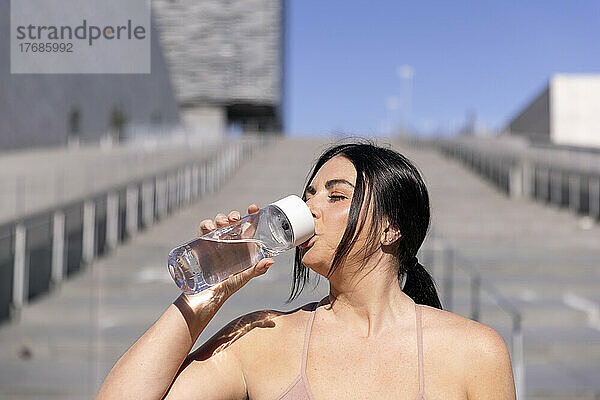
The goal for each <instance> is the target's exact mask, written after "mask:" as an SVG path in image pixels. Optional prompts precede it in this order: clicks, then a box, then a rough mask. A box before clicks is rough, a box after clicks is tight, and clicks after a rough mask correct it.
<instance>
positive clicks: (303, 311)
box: [188, 303, 315, 361]
mask: <svg viewBox="0 0 600 400" xmlns="http://www.w3.org/2000/svg"><path fill="white" fill-rule="evenodd" d="M314 304H315V303H308V304H306V305H303V306H301V307H298V308H296V309H293V310H291V311H279V310H258V311H253V312H250V313H248V314H245V315H242V316H240V317H237V318H235V319H234V320H232V321H231V322H229V323H228V324H226V325H225V326H224V327H223V328H222V329H221V330H219V331H218V332H217V333H216V334H215V335H213V336H212V337H211V338H210V339H209V340H207V341H206V342H205V343H204V344H203V345H202V346H200V347H199V348H198V349H197V350H196V351H194V352H193V353H192V354H190V355H189V356H188V359H189V361H200V360H205V359H207V358H210V357H211V356H213V355H214V354H216V353H219V352H221V351H224V350H226V349H227V350H229V351H233V352H235V353H236V355H237V356H241V357H243V355H244V353H247V352H251V353H252V354H256V351H257V349H259V348H261V347H263V346H271V345H273V344H276V343H278V342H282V341H284V340H285V339H286V337H287V336H289V335H293V334H294V333H295V331H296V330H297V329H298V328H299V327H300V326H302V324H303V322H304V321H305V320H306V318H307V314H308V313H309V312H310V311H312V309H313V307H314Z"/></svg>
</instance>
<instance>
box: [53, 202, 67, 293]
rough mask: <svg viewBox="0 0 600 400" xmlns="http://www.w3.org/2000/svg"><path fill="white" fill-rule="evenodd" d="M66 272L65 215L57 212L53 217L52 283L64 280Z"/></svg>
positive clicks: (59, 211)
mask: <svg viewBox="0 0 600 400" xmlns="http://www.w3.org/2000/svg"><path fill="white" fill-rule="evenodd" d="M64 271H65V213H64V212H62V211H61V210H58V211H55V212H54V215H53V217H52V283H53V284H55V285H57V284H59V283H60V282H62V280H63V275H64Z"/></svg>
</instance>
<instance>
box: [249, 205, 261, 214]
mask: <svg viewBox="0 0 600 400" xmlns="http://www.w3.org/2000/svg"><path fill="white" fill-rule="evenodd" d="M258 210H260V208H258V206H257V205H256V204H250V205H249V206H248V214H254V213H257V212H258Z"/></svg>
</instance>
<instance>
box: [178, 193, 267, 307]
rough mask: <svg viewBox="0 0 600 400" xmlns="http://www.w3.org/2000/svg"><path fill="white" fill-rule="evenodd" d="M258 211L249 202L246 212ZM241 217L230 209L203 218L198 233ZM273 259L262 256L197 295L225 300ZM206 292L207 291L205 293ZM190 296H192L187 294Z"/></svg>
mask: <svg viewBox="0 0 600 400" xmlns="http://www.w3.org/2000/svg"><path fill="white" fill-rule="evenodd" d="M258 211H259V208H258V206H257V205H256V204H251V205H250V206H249V207H248V214H256V213H257V212H258ZM240 219H241V215H240V213H239V212H238V211H231V212H230V213H229V215H227V216H225V215H224V214H217V215H216V217H215V219H214V221H213V220H210V219H205V220H203V221H202V222H200V228H199V230H198V235H199V236H203V235H206V234H207V233H210V232H212V231H214V230H216V229H218V228H223V227H225V226H228V225H229V224H233V223H237V222H239V221H240ZM274 262H275V261H274V260H273V259H272V258H263V259H262V260H260V261H259V262H258V263H257V264H256V265H255V266H254V267H251V268H248V269H246V270H244V271H242V272H240V273H238V274H235V275H233V276H230V277H229V278H227V279H226V280H224V281H223V282H221V283H219V284H217V285H215V286H213V287H211V288H209V289H206V290H205V291H203V292H201V293H199V294H198V295H203V297H204V298H206V296H207V295H209V298H211V299H212V300H215V299H216V300H222V301H224V300H226V299H227V298H229V296H231V295H232V294H233V293H235V292H237V291H238V290H239V289H241V288H242V287H243V286H244V285H245V284H246V283H248V281H250V279H252V278H254V277H257V276H260V275H262V274H264V273H265V272H267V270H268V269H269V267H270V266H271V265H273V263H274ZM205 292H207V293H205ZM189 297H190V298H191V297H193V296H189Z"/></svg>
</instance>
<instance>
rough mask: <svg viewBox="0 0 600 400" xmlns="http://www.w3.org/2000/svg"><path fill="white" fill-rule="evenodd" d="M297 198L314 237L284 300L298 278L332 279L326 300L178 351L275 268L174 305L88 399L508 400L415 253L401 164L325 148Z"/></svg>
mask: <svg viewBox="0 0 600 400" xmlns="http://www.w3.org/2000/svg"><path fill="white" fill-rule="evenodd" d="M304 199H305V201H306V203H307V205H308V206H309V208H310V210H311V212H312V214H313V217H314V221H315V236H313V237H312V238H311V239H310V240H308V241H307V242H305V243H303V244H302V245H301V246H300V247H299V248H297V249H296V261H295V266H294V277H295V279H294V282H293V285H292V293H291V295H290V299H289V300H291V299H293V298H295V297H297V295H298V294H299V293H300V292H301V290H302V288H303V287H304V284H305V283H306V282H307V280H308V269H311V270H313V271H314V272H316V273H318V274H320V275H322V276H325V277H326V278H327V279H328V280H329V285H330V291H329V296H327V297H326V298H324V299H322V300H321V301H320V302H318V303H311V304H307V305H305V306H303V307H301V308H299V309H297V310H294V311H291V312H285V313H283V312H278V311H272V310H268V311H259V312H253V313H250V314H247V315H245V316H242V317H240V318H238V319H236V320H234V321H232V322H231V323H229V324H228V325H227V326H225V327H224V328H223V329H222V330H221V331H220V332H219V333H217V334H216V335H215V336H213V337H212V338H211V339H210V340H208V341H207V342H206V343H205V344H204V345H202V346H201V347H200V348H198V350H196V351H195V352H193V353H192V354H189V355H188V353H189V351H190V350H191V348H192V346H193V344H194V342H195V341H196V339H197V338H198V336H199V335H200V333H201V332H202V330H203V329H204V328H205V327H206V325H207V324H208V323H209V321H210V320H211V318H212V317H213V316H214V315H215V313H216V312H217V310H218V309H219V308H220V306H221V305H222V304H223V302H225V301H226V300H227V298H229V296H231V295H233V293H235V292H236V291H237V290H238V289H240V288H241V287H242V286H243V285H244V284H245V283H246V282H248V281H249V280H250V279H251V278H253V277H255V276H258V275H261V274H264V273H265V272H266V271H267V270H268V268H269V266H270V265H272V264H273V259H270V258H267V259H263V260H261V261H260V262H259V263H258V264H257V265H256V266H255V267H253V268H250V269H248V270H246V271H244V272H242V273H240V274H238V275H235V276H233V277H231V278H229V279H228V280H226V281H225V282H223V283H221V284H220V285H218V286H216V287H213V288H211V289H209V290H206V291H204V292H201V293H199V294H198V295H194V296H186V295H181V296H180V297H179V298H178V299H177V300H176V301H175V302H174V303H173V305H172V306H170V307H169V309H167V311H166V312H165V313H164V314H163V315H162V316H161V317H160V319H159V320H158V321H157V322H156V323H155V324H154V325H153V326H152V327H151V328H150V329H149V330H148V331H147V332H146V333H145V334H144V335H143V336H142V337H141V338H140V339H139V340H138V341H137V342H136V343H135V344H134V345H133V346H132V347H131V348H130V349H129V350H128V351H127V352H126V353H125V354H124V355H123V357H122V358H121V359H120V360H119V361H118V362H117V364H116V365H115V366H114V368H113V369H112V371H111V372H110V373H109V375H108V376H107V378H106V380H105V382H104V384H103V386H102V387H101V388H100V391H99V393H98V397H97V398H102V399H104V398H106V399H116V398H119V399H126V398H127V399H128V398H131V399H146V398H147V399H160V398H166V399H193V398H198V399H247V398H250V399H288V400H289V399H391V398H393V399H411V400H412V399H417V400H419V399H425V398H427V399H430V400H431V399H483V398H485V399H503V400H504V399H515V389H514V383H513V376H512V368H511V363H510V358H509V355H508V352H507V349H506V345H505V343H504V341H503V340H502V338H501V336H500V335H499V334H498V333H497V332H496V331H494V330H493V329H492V328H490V327H488V326H486V325H483V324H480V323H477V322H475V321H471V320H469V319H467V318H464V317H461V316H459V315H457V314H453V313H450V312H446V311H443V310H442V309H441V308H442V307H441V304H440V301H439V299H438V296H437V293H436V290H435V287H434V284H433V281H432V279H431V277H430V275H429V274H428V273H427V272H426V271H425V269H424V268H423V266H422V265H421V264H419V263H418V261H417V259H416V257H415V255H416V254H417V251H418V249H419V247H420V246H421V244H422V243H423V240H424V239H425V235H426V232H427V229H428V226H429V218H430V216H429V199H428V194H427V190H426V187H425V184H424V183H423V180H422V178H421V176H420V174H419V172H418V171H417V169H416V168H415V167H414V166H413V165H412V164H411V162H410V161H409V160H408V159H406V158H405V157H404V156H402V155H401V154H399V153H397V152H395V151H393V150H390V149H386V148H382V147H377V146H374V145H372V144H370V143H364V142H357V143H349V144H342V145H338V146H334V147H332V148H330V149H328V150H326V151H325V152H324V153H323V154H322V155H321V157H320V158H319V160H318V161H317V163H316V164H315V166H314V168H313V170H312V172H311V174H310V176H309V179H308V185H307V186H306V188H305V191H304ZM257 211H258V207H257V206H256V205H254V204H253V205H251V206H250V207H249V208H248V212H249V213H254V212H257ZM239 219H240V213H239V212H236V211H234V212H231V213H230V214H229V215H228V216H227V217H226V216H225V215H222V214H218V215H217V217H216V218H215V221H214V222H213V221H211V220H204V221H202V222H201V224H200V234H206V233H208V232H210V231H212V230H214V229H216V228H217V227H222V226H225V225H227V224H228V223H229V222H235V221H237V220H239ZM399 279H400V281H401V282H400V284H399ZM404 281H405V283H404V284H403V285H402V282H404Z"/></svg>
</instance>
